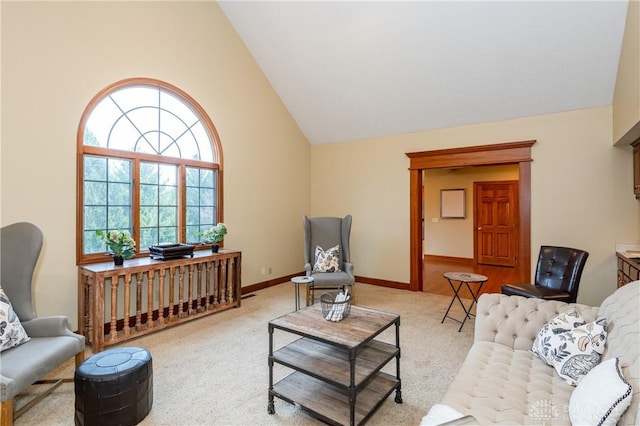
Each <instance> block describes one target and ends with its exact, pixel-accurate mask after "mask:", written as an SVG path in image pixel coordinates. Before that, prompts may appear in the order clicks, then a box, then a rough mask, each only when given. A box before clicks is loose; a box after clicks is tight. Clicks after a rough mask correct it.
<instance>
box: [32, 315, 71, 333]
mask: <svg viewBox="0 0 640 426" xmlns="http://www.w3.org/2000/svg"><path fill="white" fill-rule="evenodd" d="M21 324H22V326H23V327H24V330H25V331H26V332H27V334H28V335H29V337H52V336H71V337H78V336H79V335H78V334H76V333H73V332H72V331H71V330H69V321H68V319H67V317H66V316H62V315H59V316H50V317H41V318H34V319H32V320H29V321H24V322H22V323H21Z"/></svg>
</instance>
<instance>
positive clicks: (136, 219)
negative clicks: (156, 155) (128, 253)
mask: <svg viewBox="0 0 640 426" xmlns="http://www.w3.org/2000/svg"><path fill="white" fill-rule="evenodd" d="M132 176H133V182H132V187H133V188H132V197H133V200H131V201H132V203H131V204H132V207H133V209H132V212H131V215H132V216H133V217H132V221H133V239H134V240H135V241H136V249H137V252H138V253H140V251H141V250H142V247H140V159H139V158H136V159H134V160H133V173H132Z"/></svg>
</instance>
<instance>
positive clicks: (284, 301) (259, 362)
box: [15, 283, 474, 426]
mask: <svg viewBox="0 0 640 426" xmlns="http://www.w3.org/2000/svg"><path fill="white" fill-rule="evenodd" d="M254 294H255V296H253V297H248V298H245V299H244V300H243V301H242V307H241V308H239V309H232V310H229V311H225V312H221V313H218V314H215V315H212V316H209V317H206V318H202V319H198V320H195V321H193V322H190V323H186V324H183V325H179V326H177V327H175V328H173V329H168V330H164V331H160V332H157V333H153V334H150V335H147V336H145V337H141V338H138V339H135V340H132V341H129V342H127V343H126V344H124V345H123V346H125V345H126V346H139V347H144V348H147V349H148V350H149V351H151V354H152V356H153V382H154V383H153V398H154V401H153V409H152V410H151V412H150V413H149V415H148V416H147V417H146V418H145V419H144V420H143V421H142V422H141V423H140V424H141V425H314V424H322V423H321V422H320V421H318V420H315V419H313V418H312V417H311V416H310V415H309V414H307V413H305V412H304V411H303V410H302V409H300V408H298V407H296V406H294V405H291V404H289V403H286V402H284V401H282V400H280V399H277V398H276V399H275V409H276V413H275V414H273V415H269V414H268V413H267V400H268V387H269V369H268V365H267V356H268V350H269V339H268V338H269V336H268V331H267V323H268V321H269V320H270V319H273V318H276V317H278V316H281V315H284V314H286V313H288V312H290V311H292V310H293V308H294V301H293V285H292V284H291V283H285V284H281V285H278V286H275V287H272V288H269V289H265V290H261V291H258V292H256V293H254ZM301 299H303V297H301ZM450 301H451V298H450V297H445V296H438V295H434V294H429V293H415V292H410V291H405V290H394V289H388V288H383V287H377V286H372V285H367V284H357V285H356V290H355V304H356V305H360V306H367V307H371V308H375V309H380V310H385V311H389V312H395V313H398V314H400V316H401V318H400V346H401V351H402V352H401V355H402V356H401V360H400V361H401V366H400V375H401V379H402V399H403V401H404V402H403V403H402V404H396V403H395V402H394V400H393V396H394V394H392V395H391V396H390V397H388V398H387V400H385V402H384V403H383V404H382V406H381V407H380V408H379V409H378V410H377V411H376V413H375V414H374V415H373V416H372V417H371V418H370V420H369V421H368V424H370V425H417V424H419V423H420V420H421V418H422V417H423V416H424V415H425V414H426V413H427V411H428V409H429V407H431V406H432V405H433V404H435V403H437V402H439V400H440V398H441V397H442V395H443V394H444V392H445V390H446V388H447V385H448V384H449V383H450V382H451V380H452V378H453V376H454V375H455V373H456V372H457V370H458V367H459V365H460V363H461V362H462V360H463V359H464V356H465V354H466V352H467V351H468V349H469V348H470V346H471V343H472V338H473V337H472V336H473V327H474V321H473V320H471V321H468V322H467V323H466V324H465V326H464V329H463V330H462V332H460V333H458V327H459V324H458V323H457V322H455V321H452V320H450V319H447V320H446V321H445V322H444V324H441V323H440V321H441V319H442V316H443V314H444V312H445V310H446V308H447V306H448V304H449V302H450ZM303 303H304V301H303ZM456 304H457V303H456ZM461 312H462V309H461V308H460V306H459V305H458V306H456V305H454V308H453V309H452V313H453V314H455V315H456V316H457V317H458V318H461V316H462V315H461ZM290 339H291V338H290V337H289V335H287V334H285V333H282V332H278V331H276V332H275V334H274V346H275V347H276V348H277V347H279V346H281V345H283V344H284V343H286V342H287V341H288V340H290ZM381 339H382V340H386V341H389V342H394V341H395V340H394V339H395V337H394V334H393V333H392V332H391V331H390V330H388V331H387V332H385V333H383V335H382V337H381ZM87 356H90V352H89V350H88V349H87ZM288 371H290V370H286V369H285V368H284V367H276V368H275V369H274V375H275V376H276V377H275V378H276V380H277V379H278V378H280V377H282V376H284V375H286V374H288ZM384 371H387V372H390V373H392V374H395V363H394V362H391V363H390V365H389V366H387V367H385V369H384ZM56 373H57V375H59V374H60V373H64V374H66V375H67V376H68V377H72V375H73V362H71V361H70V362H69V363H67V364H66V365H65V366H64V368H61V369H59V370H58V371H56ZM39 389H40V387H38V386H32V387H31V388H29V390H28V392H33V393H36V392H38V391H39ZM25 401H26V398H25V397H23V396H21V397H19V398H18V399H17V400H16V405H17V406H18V407H19V406H20V405H22V404H24V403H25ZM73 416H74V392H73V384H65V385H62V386H61V387H60V388H58V389H56V390H55V391H54V393H53V394H51V395H50V396H48V397H47V398H45V400H44V401H42V402H40V403H39V404H38V405H36V406H35V407H34V408H32V409H31V410H29V411H28V412H27V413H25V414H24V415H23V416H22V417H20V418H19V419H18V420H16V423H15V424H16V425H17V426H25V425H73V424H74V420H73Z"/></svg>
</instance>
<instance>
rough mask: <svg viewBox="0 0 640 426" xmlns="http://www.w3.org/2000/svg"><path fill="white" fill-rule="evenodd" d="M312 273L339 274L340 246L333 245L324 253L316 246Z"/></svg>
mask: <svg viewBox="0 0 640 426" xmlns="http://www.w3.org/2000/svg"><path fill="white" fill-rule="evenodd" d="M314 259H315V261H314V263H313V272H340V271H341V269H340V246H339V245H335V246H333V247H331V248H329V249H327V250H326V251H325V250H323V249H322V247H320V246H316V253H315V257H314Z"/></svg>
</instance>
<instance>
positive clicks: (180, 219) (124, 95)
mask: <svg viewBox="0 0 640 426" xmlns="http://www.w3.org/2000/svg"><path fill="white" fill-rule="evenodd" d="M78 152H79V157H80V158H81V161H80V162H79V164H78V167H79V171H78V176H79V177H80V179H81V182H79V185H78V192H79V196H78V214H77V219H78V235H79V238H78V239H77V241H78V242H79V247H78V256H77V258H78V259H77V260H78V263H90V262H94V261H99V260H103V259H104V258H103V257H102V256H103V255H104V253H105V252H106V251H107V247H106V246H105V245H104V244H103V243H102V242H101V241H100V240H99V239H98V238H97V236H96V230H104V231H110V230H128V231H129V232H130V233H131V234H132V235H133V237H134V239H135V240H136V243H137V250H138V254H139V253H141V252H143V253H144V252H146V251H148V247H149V246H151V245H155V244H159V243H167V242H172V243H173V242H196V241H198V236H197V235H198V232H199V231H203V230H204V229H206V228H208V227H210V226H212V225H214V224H216V223H218V222H222V208H221V191H220V189H221V188H220V182H221V181H222V177H221V175H222V167H221V148H220V143H219V140H218V137H217V133H216V131H215V128H214V126H213V123H212V122H211V120H210V119H209V117H208V116H207V114H206V113H205V112H204V110H203V109H202V108H201V107H200V106H199V105H198V104H197V103H196V102H195V101H194V100H193V99H192V98H191V97H189V96H188V95H187V94H186V93H184V92H182V91H181V90H179V89H177V88H176V87H174V86H171V85H169V84H168V83H164V82H161V81H158V80H151V79H130V80H123V81H120V82H117V83H114V84H112V85H111V86H109V87H107V88H105V89H104V90H103V91H101V92H100V93H98V94H97V95H96V96H95V97H94V99H93V100H92V101H91V102H90V103H89V105H88V106H87V108H86V110H85V112H84V114H83V116H82V119H81V122H80V128H79V130H78Z"/></svg>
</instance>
